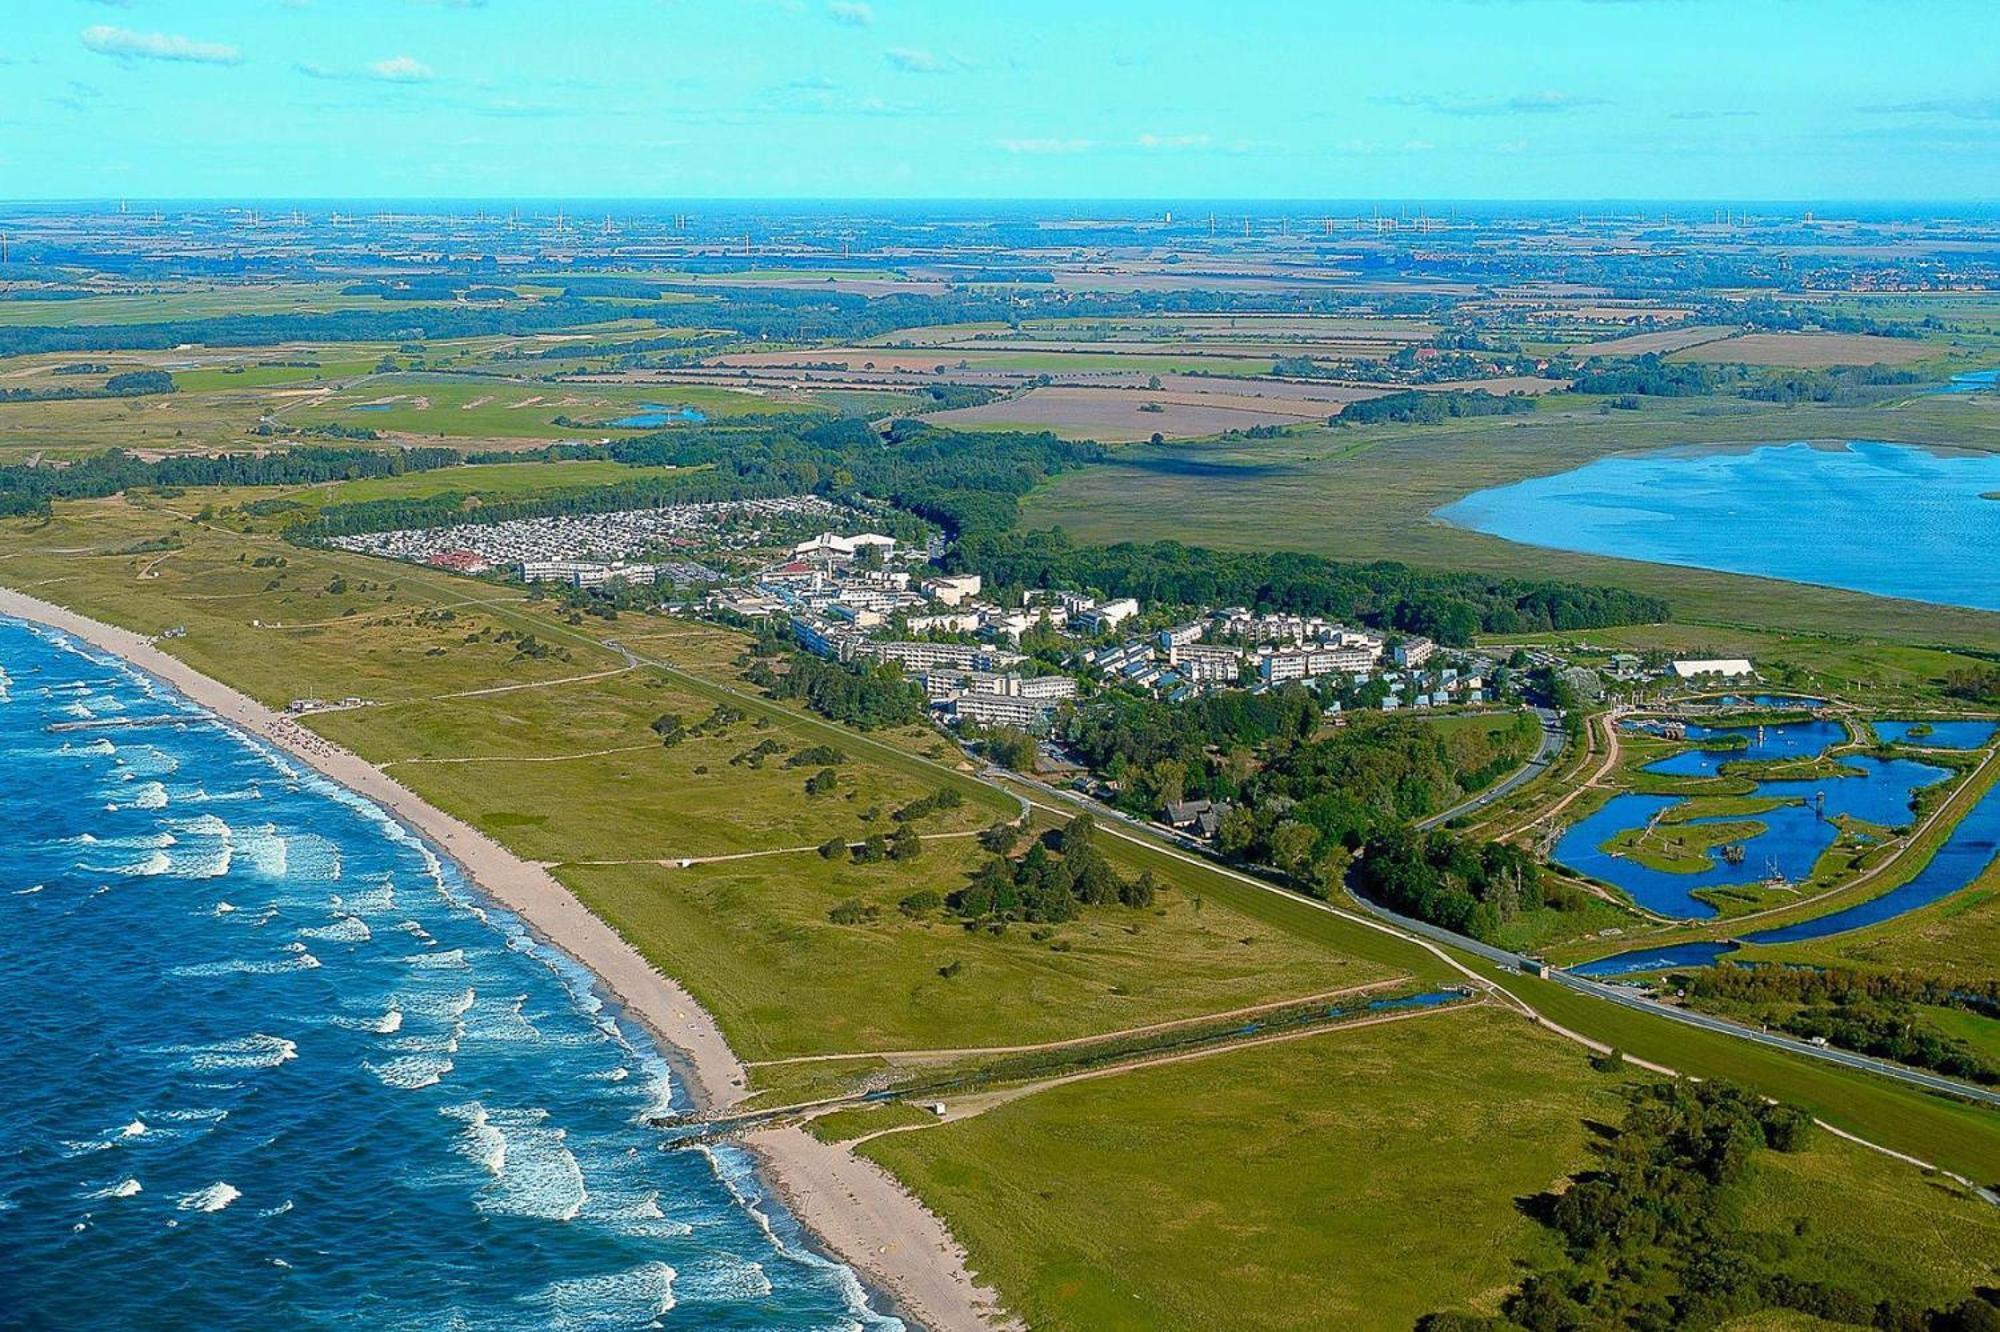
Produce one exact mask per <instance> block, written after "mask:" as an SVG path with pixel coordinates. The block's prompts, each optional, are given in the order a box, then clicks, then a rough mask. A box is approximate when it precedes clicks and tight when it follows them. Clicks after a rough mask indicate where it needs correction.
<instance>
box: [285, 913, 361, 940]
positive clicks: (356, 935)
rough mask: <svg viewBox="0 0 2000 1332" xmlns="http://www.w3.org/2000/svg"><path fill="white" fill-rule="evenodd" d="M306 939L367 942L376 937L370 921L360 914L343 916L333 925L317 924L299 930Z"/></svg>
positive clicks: (300, 934)
mask: <svg viewBox="0 0 2000 1332" xmlns="http://www.w3.org/2000/svg"><path fill="white" fill-rule="evenodd" d="M299 936H300V937H301V938H305V939H324V940H327V941H328V942H330V943H367V942H368V941H369V940H370V939H372V938H374V937H375V936H374V934H373V933H371V932H370V931H369V929H368V923H367V922H366V921H364V920H362V919H361V918H360V917H359V916H342V917H341V918H340V919H338V920H336V921H334V922H333V924H331V925H315V926H313V927H312V928H310V929H304V930H300V931H299Z"/></svg>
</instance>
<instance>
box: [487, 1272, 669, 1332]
mask: <svg viewBox="0 0 2000 1332" xmlns="http://www.w3.org/2000/svg"><path fill="white" fill-rule="evenodd" d="M674 1276H675V1273H674V1269H673V1268H671V1267H669V1266H667V1265H666V1264H665V1263H663V1262H659V1261H653V1262H647V1263H641V1264H640V1265H639V1266H637V1267H634V1268H629V1269H627V1270H626V1271H623V1272H605V1273H602V1274H601V1275H598V1276H587V1277H575V1278H572V1279H570V1280H568V1281H557V1282H553V1283H551V1284H549V1285H547V1286H544V1287H543V1288H542V1289H540V1290H538V1291H536V1292H535V1293H533V1294H532V1295H527V1296H523V1297H522V1302H523V1303H524V1304H529V1305H532V1306H534V1307H535V1308H536V1309H537V1310H538V1311H539V1314H540V1316H541V1318H542V1319H544V1320H545V1322H546V1325H547V1326H548V1327H550V1328H552V1329H555V1330H556V1332H599V1330H600V1329H602V1330H603V1332H610V1330H611V1329H622V1328H634V1327H657V1326H659V1320H660V1319H662V1318H664V1317H666V1316H667V1314H668V1313H670V1312H672V1310H673V1307H674Z"/></svg>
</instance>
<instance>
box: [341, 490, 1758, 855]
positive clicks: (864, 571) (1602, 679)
mask: <svg viewBox="0 0 2000 1332" xmlns="http://www.w3.org/2000/svg"><path fill="white" fill-rule="evenodd" d="M869 516H870V515H868V514H865V513H863V512H861V511H859V510H856V509H852V508H849V507H847V506H844V505H841V504H836V503H834V502H831V501H828V500H825V499H822V498H820V497H818V496H811V495H801V496H788V497H783V498H778V499H760V500H742V501H730V502H723V503H713V504H681V505H668V506H662V507H659V508H650V509H639V510H629V511H619V512H611V513H592V514H574V515H558V516H550V517H538V518H523V519H515V520H508V521H502V522H493V523H465V524H461V525H457V526H452V527H443V528H426V529H412V530H403V531H391V532H374V533H366V534H360V535H352V536H341V537H336V538H333V539H332V542H331V544H333V545H336V546H339V547H340V548H342V549H346V550H352V551H357V552H360V553H364V554H370V555H380V556H386V557H389V558H391V559H399V560H404V561H409V562H413V563H421V564H426V565H429V566H432V567H435V568H442V569H448V570H451V571H453V572H456V573H462V574H470V575H483V574H499V575H503V576H512V577H514V578H517V579H519V580H521V581H523V582H526V583H529V584H560V585H564V586H567V587H570V588H574V589H578V590H599V589H607V588H612V587H626V588H639V587H656V588H659V589H662V595H661V596H660V604H661V605H663V606H671V607H673V608H674V609H678V610H681V611H691V612H696V613H703V614H709V615H714V616H717V617H721V618H728V619H734V620H738V621H748V622H769V621H773V620H780V621H783V622H785V623H787V624H789V626H790V628H791V633H792V636H793V637H794V638H795V639H796V641H797V643H798V645H799V646H800V647H801V648H803V649H805V650H806V651H809V652H812V653H816V654H818V655H819V656H822V657H825V658H827V659H829V660H833V661H838V662H842V663H848V664H853V663H862V664H866V663H893V664H894V665H895V666H897V667H898V668H900V669H901V671H902V672H903V674H905V675H906V676H908V677H909V678H910V679H911V680H913V681H914V682H916V683H917V684H918V685H919V686H920V687H921V688H922V689H923V691H924V694H925V696H926V698H927V699H928V700H929V703H930V708H931V712H932V715H933V716H934V717H935V718H936V719H937V720H938V721H939V722H940V723H943V724H945V725H948V726H953V727H957V728H961V729H963V728H965V727H966V726H967V725H968V724H970V725H972V726H974V727H1007V728H1013V729H1018V730H1022V731H1026V732H1028V733H1030V734H1032V735H1035V736H1037V737H1047V736H1048V735H1049V733H1050V731H1051V728H1052V724H1053V722H1054V720H1055V718H1056V715H1057V713H1058V711H1059V710H1060V709H1061V708H1062V707H1063V705H1064V704H1066V703H1069V702H1070V701H1072V700H1075V699H1078V698H1080V697H1083V696H1085V695H1087V694H1088V693H1090V692H1094V691H1096V690H1100V689H1108V688H1119V689H1125V690H1133V691H1138V692H1141V693H1144V694H1147V695H1150V696H1152V697H1154V698H1158V699H1161V700H1163V701H1165V702H1168V703H1185V702H1188V701H1190V700H1193V699H1196V698H1199V697H1202V696H1203V695H1206V694H1210V693H1213V692H1216V691H1219V690H1234V689H1240V690H1247V691H1249V692H1252V693H1261V692H1264V691H1268V690H1271V689H1274V688H1277V687H1279V686H1281V685H1287V684H1294V683H1296V684H1302V685H1304V686H1306V687H1308V688H1310V689H1313V690H1314V691H1315V692H1317V693H1318V694H1319V695H1320V698H1321V701H1322V706H1323V708H1324V711H1325V712H1326V713H1327V714H1328V715H1329V716H1332V717H1339V716H1341V715H1342V714H1344V713H1346V712H1348V711H1370V712H1398V711H1404V710H1410V711H1425V710H1434V709H1439V708H1452V707H1478V706H1481V705H1485V704H1489V703H1499V702H1503V701H1505V702H1512V701H1514V700H1513V698H1512V697H1506V698H1503V696H1502V693H1503V686H1502V683H1501V682H1502V680H1503V679H1504V678H1505V674H1506V673H1505V672H1504V671H1503V670H1502V669H1501V668H1500V665H1499V663H1498V662H1496V661H1495V660H1494V659H1493V658H1492V657H1490V656H1488V655H1485V654H1482V653H1480V652H1476V651H1453V650H1450V649H1445V648H1441V647H1440V646H1439V645H1438V644H1437V643H1435V642H1433V641H1431V640H1430V639H1428V638H1425V637H1422V636H1420V635H1415V634H1410V635H1395V634H1385V633H1382V632H1380V631H1378V630H1373V629H1364V628H1356V627H1354V626H1351V625H1346V624H1341V623H1337V622H1335V621H1331V620H1327V619H1324V618H1321V617H1319V616H1309V615H1288V614H1281V613H1276V612H1268V611H1257V610H1252V609H1250V608H1247V607H1242V606H1226V607H1201V608H1197V609H1194V610H1192V611H1191V610H1189V608H1186V607H1177V608H1166V607H1147V606H1143V605H1141V604H1140V602H1138V601H1137V600H1135V599H1133V598H1130V597H1115V598H1100V597H1097V596H1093V595H1092V594H1090V593H1088V592H1086V591H1082V590H1076V589H1066V588H1034V589H1029V590H1027V591H1026V592H1025V593H1023V594H1021V595H1020V598H1019V604H1017V605H1003V604H1001V602H1000V600H999V599H998V598H995V597H993V596H991V595H989V589H988V588H987V587H986V585H985V583H984V580H983V579H982V578H981V577H980V576H979V575H978V574H972V573H949V572H945V571H944V570H942V569H940V568H939V567H938V566H937V564H936V563H935V560H936V558H937V556H938V554H939V549H940V542H939V541H938V539H937V538H936V536H935V535H934V534H931V535H930V538H929V540H927V541H925V542H924V543H923V544H921V545H913V544H912V543H910V542H908V541H906V540H903V539H901V538H898V537H896V536H892V535H887V534H884V533H881V532H871V531H861V532H851V533H846V534H843V533H842V532H840V531H837V530H835V529H836V527H849V528H851V527H853V526H855V525H857V523H859V522H864V521H866V520H867V519H868V517H869ZM804 533H810V535H804V536H803V539H799V540H792V539H791V538H792V537H794V536H800V535H801V534H804ZM719 566H721V567H719ZM1024 639H1029V640H1030V641H1031V643H1032V645H1033V646H1034V648H1035V650H1034V651H1033V652H1030V651H1024V650H1023V640H1024ZM1530 657H1531V664H1532V665H1535V666H1544V667H1548V668H1550V669H1551V670H1553V671H1555V672H1556V673H1557V675H1558V677H1559V678H1560V679H1561V680H1562V681H1563V682H1564V683H1565V684H1566V685H1567V686H1568V687H1569V688H1571V689H1572V690H1574V691H1575V692H1576V693H1577V694H1578V695H1579V696H1581V697H1583V698H1586V699H1593V700H1594V699H1597V698H1601V697H1603V695H1604V693H1605V690H1606V688H1607V687H1610V688H1619V687H1621V686H1626V687H1629V686H1633V685H1635V684H1640V683H1643V682H1645V681H1647V680H1649V679H1652V678H1662V677H1663V678H1666V679H1670V680H1678V681H1679V682H1682V683H1691V682H1695V681H1698V680H1732V679H1743V678H1746V677H1748V676H1749V675H1750V674H1751V673H1752V667H1751V664H1750V663H1749V662H1747V661H1685V662H1672V663H1665V662H1661V663H1654V664H1651V665H1648V664H1645V663H1642V662H1641V660H1640V659H1639V658H1638V657H1636V656H1631V655H1628V654H1616V655H1614V656H1612V657H1611V658H1610V659H1609V660H1608V661H1605V662H1602V663H1599V665H1598V667H1596V668H1593V667H1589V666H1582V665H1578V664H1575V663H1572V662H1568V661H1564V660H1561V659H1559V658H1558V657H1556V656H1554V655H1553V654H1550V653H1548V652H1544V651H1539V650H1538V651H1535V652H1533V653H1531V654H1530ZM1517 664H1518V663H1517ZM321 706H324V705H321ZM1047 752H1048V753H1049V754H1050V755H1051V756H1052V757H1053V756H1054V751H1053V750H1049V751H1047ZM1185 813H1186V814H1187V819H1186V822H1187V823H1189V824H1190V825H1194V824H1197V823H1198V822H1199V814H1200V813H1201V811H1193V810H1190V811H1185Z"/></svg>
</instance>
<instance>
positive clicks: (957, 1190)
mask: <svg viewBox="0 0 2000 1332" xmlns="http://www.w3.org/2000/svg"><path fill="white" fill-rule="evenodd" d="M1622 1081H1623V1079H1622V1078H1621V1077H1620V1076H1619V1075H1616V1074H1606V1073H1598V1072H1594V1071H1593V1070H1592V1069H1591V1068H1590V1066H1589V1065H1588V1064H1587V1062H1586V1061H1585V1060H1584V1058H1583V1056H1582V1053H1581V1052H1580V1051H1579V1050H1577V1048H1576V1047H1575V1046H1573V1045H1570V1044H1568V1043H1567V1042H1563V1041H1559V1040H1556V1039H1554V1038H1551V1037H1548V1036H1544V1035H1541V1034H1538V1033H1536V1032H1535V1031H1534V1030H1533V1029H1532V1028H1529V1027H1527V1026H1525V1025H1524V1024H1522V1023H1521V1022H1520V1021H1519V1020H1517V1019H1514V1018H1511V1017H1508V1016H1505V1015H1502V1014H1500V1013H1498V1012H1495V1011H1494V1010H1492V1009H1483V1010H1473V1011H1463V1012H1457V1013H1451V1014H1437V1015H1432V1016H1428V1017H1423V1018H1418V1019H1413V1020H1410V1021H1406V1022H1401V1023H1396V1024H1392V1025H1387V1026H1381V1027H1375V1028H1367V1029H1360V1030H1348V1031H1330V1032H1326V1033H1324V1034H1321V1035H1318V1036H1314V1037H1309V1038H1305V1039H1303V1040H1298V1041H1293V1042H1289V1043H1286V1044H1281V1045H1276V1046H1271V1047H1266V1048H1263V1049H1255V1050H1246V1051H1240V1052H1234V1053H1230V1054H1224V1055H1217V1056H1213V1057H1210V1058H1206V1059H1201V1060H1196V1061H1193V1062H1189V1063H1185V1064H1181V1065H1176V1066H1170V1067H1163V1068H1156V1069H1142V1070H1139V1071H1136V1072H1130V1073H1125V1074H1121V1075H1119V1076H1115V1077H1109V1078H1103V1079H1098V1080H1092V1081H1085V1082H1079V1083H1073V1084H1070V1085H1068V1086H1063V1087H1058V1088H1055V1089H1052V1090H1049V1091H1044V1092H1040V1093H1037V1094H1035V1095H1033V1096H1031V1097H1028V1098H1027V1099H1024V1100H1020V1101H1016V1102H1013V1103H1010V1104H1006V1105H1002V1106H1000V1107H999V1108H997V1109H993V1110H989V1111H987V1112H986V1113H984V1114H982V1115H979V1116H977V1117H975V1118H971V1119H967V1120H962V1121H959V1122H956V1123H952V1124H947V1125H942V1126H939V1127H933V1128H925V1129H920V1130H918V1131H915V1132H909V1133H898V1134H893V1135H890V1136H887V1137H884V1138H880V1139H877V1140H875V1141H873V1142H871V1143H868V1144H867V1145H865V1146H864V1147H863V1148H862V1149H861V1150H862V1152H863V1153H864V1154H865V1155H867V1156H869V1157H871V1158H873V1159H875V1160H877V1161H879V1162H881V1163H883V1164H884V1165H886V1166H888V1167H889V1168H890V1169H891V1170H893V1171H895V1172H896V1173H897V1175H898V1176H899V1177H901V1178H903V1179H905V1180H907V1181H910V1182H911V1183H912V1184H913V1185H914V1186H915V1187H916V1188H917V1189H918V1191H919V1192H920V1193H922V1194H923V1195H924V1197H925V1198H926V1199H927V1200H929V1201H930V1202H931V1203H932V1204H933V1205H934V1206H936V1207H937V1208H939V1210H940V1211H941V1212H942V1214H943V1215H944V1216H945V1217H946V1218H947V1220H949V1221H950V1223H951V1225H952V1227H953V1230H954V1231H955V1232H956V1233H957V1234H959V1235H960V1236H962V1237H965V1238H966V1239H967V1240H968V1241H969V1242H970V1243H971V1245H972V1248H973V1252H974V1253H975V1255H977V1256H978V1258H979V1260H980V1261H979V1267H980V1270H981V1273H982V1275H984V1276H985V1277H986V1278H988V1279H990V1280H992V1281H994V1282H995V1283H996V1284H997V1285H998V1287H999V1288H1000V1290H1001V1291H1002V1292H1003V1294H1005V1295H1006V1296H1007V1297H1008V1299H1009V1301H1010V1303H1012V1304H1013V1305H1014V1306H1015V1307H1016V1308H1018V1309H1019V1310H1020V1311H1021V1312H1022V1313H1023V1314H1024V1315H1025V1316H1026V1318H1027V1319H1028V1321H1029V1322H1030V1323H1031V1324H1032V1325H1033V1326H1035V1327H1037V1328H1051V1329H1060V1328H1078V1329H1084V1328H1088V1329H1092V1332H1097V1330H1098V1329H1119V1328H1132V1329H1141V1328H1144V1329H1156V1328H1162V1329H1163V1328H1189V1329H1194V1328H1212V1327H1231V1328H1246V1329H1254V1328H1270V1329H1278V1328H1295V1327H1341V1328H1350V1327H1351V1328H1383V1329H1392V1328H1393V1329H1404V1328H1408V1327H1409V1326H1410V1325H1411V1323H1412V1322H1413V1321H1414V1320H1415V1319H1416V1318H1417V1317H1419V1316H1420V1315H1422V1314H1424V1313H1426V1312H1429V1311H1432V1310H1438V1309H1472V1310H1479V1311H1483V1312H1492V1311H1493V1310H1494V1308H1495V1306H1496V1305H1497V1303H1498V1300H1499V1299H1500V1297H1501V1296H1502V1295H1503V1294H1504V1293H1505V1292H1506V1291H1508V1290H1510V1289H1511V1288H1512V1287H1513V1285H1514V1284H1515V1283H1516V1282H1517V1281H1518V1280H1519V1277H1520V1271H1519V1268H1518V1266H1517V1264H1518V1263H1519V1261H1520V1260H1521V1259H1522V1258H1524V1257H1526V1256H1529V1255H1532V1254H1537V1253H1545V1252H1546V1251H1547V1250H1546V1248H1545V1247H1544V1246H1547V1245H1548V1244H1549V1243H1550V1241H1549V1238H1548V1236H1547V1235H1546V1234H1545V1233H1544V1232H1542V1231H1541V1230H1540V1229H1539V1227H1537V1226H1535V1225H1534V1224H1533V1223H1532V1222H1530V1221H1529V1220H1527V1219H1526V1218H1525V1217H1524V1216H1522V1215H1521V1213H1520V1212H1519V1211H1517V1210H1516V1208H1515V1206H1514V1200H1515V1199H1517V1198H1521V1197H1525V1196H1527V1195H1530V1194H1533V1193H1536V1192H1539V1191H1540V1190H1542V1189H1545V1188H1547V1187H1549V1186H1551V1185H1553V1184H1555V1183H1557V1182H1558V1180H1560V1179H1561V1178H1562V1177H1563V1176H1565V1175H1566V1174H1568V1173H1570V1172H1572V1171H1574V1170H1577V1169H1579V1168H1583V1167H1584V1166H1586V1164H1587V1163H1588V1160H1589V1155H1588V1151H1587V1144H1588V1142H1589V1140H1590V1136H1591V1135H1590V1133H1589V1130H1588V1128H1587V1123H1588V1122H1592V1121H1594V1122H1616V1120H1617V1118H1618V1115H1619V1113H1620V1110H1619V1105H1620V1102H1619V1098H1618V1095H1617V1088H1618V1087H1619V1086H1620V1085H1621V1082H1622ZM1759 1160H1760V1162H1768V1163H1769V1164H1768V1165H1767V1167H1766V1168H1765V1170H1764V1171H1763V1174H1762V1175H1761V1177H1760V1181H1759V1183H1758V1185H1757V1186H1756V1187H1755V1189H1754V1190H1753V1193H1752V1196H1751V1199H1750V1206H1749V1208H1748V1211H1747V1215H1746V1222H1747V1224H1748V1225H1749V1226H1750V1227H1751V1228H1753V1229H1770V1230H1778V1229H1784V1228H1788V1227H1789V1225H1790V1222H1791V1220H1792V1218H1794V1217H1796V1216H1806V1217H1809V1218H1810V1219H1811V1224H1812V1225H1813V1226H1814V1227H1815V1229H1814V1230H1813V1232H1812V1233H1813V1244H1812V1251H1811V1253H1810V1254H1809V1255H1808V1257H1807V1260H1806V1261H1807V1263H1808V1264H1809V1263H1811V1262H1815V1261H1816V1262H1823V1263H1826V1264H1829V1265H1833V1264H1837V1263H1839V1262H1842V1261H1847V1260H1849V1259H1850V1258H1855V1259H1856V1260H1858V1261H1873V1262H1876V1263H1878V1264H1881V1265H1885V1266H1890V1265H1893V1266H1895V1267H1896V1268H1897V1270H1896V1272H1895V1274H1894V1277H1893V1282H1894V1284H1895V1285H1896V1286H1898V1287H1900V1288H1904V1289H1907V1290H1909V1291H1911V1292H1912V1293H1913V1294H1916V1295H1919V1296H1921V1297H1924V1298H1930V1299H1936V1300H1939V1301H1942V1300H1945V1299H1947V1298H1949V1299H1956V1298H1959V1297H1962V1296H1963V1294H1965V1293H1966V1292H1967V1291H1968V1290H1969V1288H1970V1287H1971V1286H1972V1285H1973V1284H1975V1283H1978V1282H1981V1281H1983V1280H1984V1279H1986V1277H1987V1275H1988V1274H1989V1273H1990V1270H1991V1265H1992V1264H1993V1263H1994V1261H1996V1259H2000V1218H1996V1217H1995V1215H1994V1214H1993V1213H1992V1211H1991V1209H1989V1208H1987V1207H1985V1206H1984V1205H1983V1204H1981V1203H1978V1202H1977V1201H1974V1200H1972V1199H1971V1198H1970V1197H1969V1196H1967V1195H1965V1194H1963V1193H1961V1192H1953V1193H1944V1192H1941V1191H1940V1190H1937V1189H1935V1188H1933V1187H1932V1186H1931V1185H1930V1184H1928V1183H1927V1182H1925V1181H1924V1180H1923V1179H1922V1178H1921V1177H1919V1176H1918V1175H1916V1174H1915V1173H1914V1172H1912V1171H1909V1170H1907V1169H1904V1168H1898V1167H1897V1166H1896V1164H1895V1163H1894V1162H1890V1161H1887V1160H1886V1159H1884V1158H1880V1157H1874V1156H1872V1155H1871V1154H1869V1153H1866V1152H1864V1151H1862V1150H1861V1149H1857V1148H1853V1147H1851V1146H1848V1145H1846V1144H1842V1143H1839V1142H1837V1141H1835V1140H1833V1139H1831V1138H1827V1137H1825V1136H1822V1137H1821V1138H1820V1139H1819V1140H1818V1141H1817V1142H1816V1143H1815V1144H1814V1145H1813V1146H1812V1148H1811V1149H1810V1150H1809V1151H1807V1152H1805V1153H1803V1154H1801V1155H1800V1156H1798V1157H1794V1158H1781V1157H1779V1156H1778V1155H1777V1154H1776V1153H1766V1154H1764V1155H1763V1156H1760V1158H1759ZM1166 1161H1172V1162H1174V1163H1176V1168H1174V1169H1170V1170H1163V1169H1162V1168H1161V1167H1162V1163H1163V1162H1166ZM1850 1181H1851V1182H1852V1188H1853V1190H1854V1191H1853V1192H1852V1193H1850V1192H1848V1189H1849V1187H1850ZM1862 1199H1865V1202H1862V1201H1860V1200H1862ZM1868 1254H1874V1255H1878V1256H1877V1257H1875V1258H1873V1259H1868V1258H1865V1257H1862V1255H1868ZM1891 1254H1894V1255H1897V1260H1896V1261H1895V1262H1893V1263H1892V1262H1891V1260H1890V1258H1889V1255H1891Z"/></svg>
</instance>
